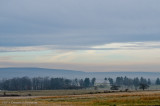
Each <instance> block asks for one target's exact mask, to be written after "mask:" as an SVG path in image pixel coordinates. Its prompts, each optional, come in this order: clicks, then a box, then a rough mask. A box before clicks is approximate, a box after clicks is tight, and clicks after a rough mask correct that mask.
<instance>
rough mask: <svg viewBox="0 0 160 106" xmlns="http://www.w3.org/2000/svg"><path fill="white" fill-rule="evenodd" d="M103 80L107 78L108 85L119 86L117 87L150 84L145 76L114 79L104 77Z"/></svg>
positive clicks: (136, 87)
mask: <svg viewBox="0 0 160 106" xmlns="http://www.w3.org/2000/svg"><path fill="white" fill-rule="evenodd" d="M104 80H105V81H106V80H108V81H109V83H110V85H114V86H119V87H122V86H123V87H127V88H132V87H135V89H138V88H139V86H140V85H148V86H149V85H151V80H150V79H146V78H143V77H141V78H138V77H136V78H133V79H132V78H128V77H126V76H125V77H116V79H115V81H114V80H113V79H112V78H104Z"/></svg>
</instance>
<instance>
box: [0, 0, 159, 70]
mask: <svg viewBox="0 0 160 106" xmlns="http://www.w3.org/2000/svg"><path fill="white" fill-rule="evenodd" d="M159 4H160V1H159V0H154V1H151V0H141V1H139V0H134V1H131V0H121V1H118V0H114V1H111V0H100V1H93V0H87V1H86V0H77V1H75V0H67V1H66V0H62V1H59V0H54V1H52V0H45V1H43V0H34V1H32V0H23V1H21V0H14V1H12V0H7V1H6V0H1V1H0V68H2V67H41V68H50V69H67V70H78V71H85V72H113V71H119V72H120V71H124V72H160V70H159V69H160V55H159V54H160V30H159V29H160V7H159Z"/></svg>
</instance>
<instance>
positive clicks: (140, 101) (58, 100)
mask: <svg viewBox="0 0 160 106" xmlns="http://www.w3.org/2000/svg"><path fill="white" fill-rule="evenodd" d="M6 93H10V94H11V93H12V94H13V93H17V94H19V93H21V94H25V93H26V94H28V93H32V96H17V97H16V96H15V97H9V96H8V97H0V106H37V105H38V106H99V105H100V106H107V105H108V106H121V105H125V106H126V105H160V91H158V90H157V91H156V90H155V91H132V92H110V93H109V92H107V93H104V92H103V91H98V92H97V91H94V92H93V91H91V90H51V91H37V92H36V91H21V92H18V91H16V92H6ZM38 93H39V94H38ZM46 93H47V94H46ZM53 94H54V95H53Z"/></svg>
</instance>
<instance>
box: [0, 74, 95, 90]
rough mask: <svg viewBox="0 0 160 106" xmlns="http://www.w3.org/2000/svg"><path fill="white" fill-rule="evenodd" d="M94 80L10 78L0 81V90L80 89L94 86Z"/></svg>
mask: <svg viewBox="0 0 160 106" xmlns="http://www.w3.org/2000/svg"><path fill="white" fill-rule="evenodd" d="M95 81H96V78H92V79H89V78H85V79H80V80H79V79H74V80H70V79H64V78H49V77H45V78H42V77H36V78H28V77H22V78H12V79H3V80H1V81H0V89H1V90H53V89H80V88H87V87H91V86H94V84H95Z"/></svg>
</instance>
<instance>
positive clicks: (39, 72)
mask: <svg viewBox="0 0 160 106" xmlns="http://www.w3.org/2000/svg"><path fill="white" fill-rule="evenodd" d="M23 76H28V77H46V76H48V77H64V78H69V79H74V78H85V77H89V78H93V77H96V79H97V80H98V81H103V79H104V78H105V77H111V78H115V77H117V76H127V77H129V78H134V77H144V78H151V79H152V80H155V79H156V78H157V77H160V73H159V72H83V71H73V70H64V69H45V68H0V79H3V78H13V77H23Z"/></svg>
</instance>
